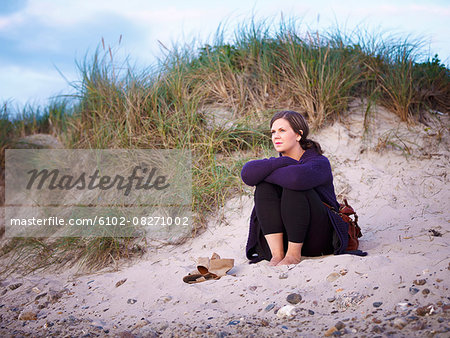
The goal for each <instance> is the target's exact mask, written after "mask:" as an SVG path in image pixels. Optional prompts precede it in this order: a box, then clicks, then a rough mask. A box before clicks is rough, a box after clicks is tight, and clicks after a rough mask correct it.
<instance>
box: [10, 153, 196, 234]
mask: <svg viewBox="0 0 450 338" xmlns="http://www.w3.org/2000/svg"><path fill="white" fill-rule="evenodd" d="M5 160H6V166H5V167H6V182H5V183H6V184H5V190H6V191H5V214H6V235H7V236H8V237H16V236H21V237H23V236H25V237H27V236H37V237H47V236H101V237H104V236H108V237H109V236H142V235H143V232H145V235H146V236H147V237H153V238H161V237H164V236H167V230H168V229H170V232H171V234H172V235H173V233H175V232H177V231H178V232H179V233H180V234H181V233H185V232H186V231H189V230H188V228H189V226H190V219H191V217H190V214H191V205H192V184H191V181H192V177H191V175H192V174H191V153H190V152H189V151H183V150H150V149H88V150H84V149H7V150H6V158H5ZM55 220H58V221H55ZM162 230H163V231H162ZM157 234H158V236H156V235H157ZM172 235H171V236H172ZM155 236H156V237H155Z"/></svg>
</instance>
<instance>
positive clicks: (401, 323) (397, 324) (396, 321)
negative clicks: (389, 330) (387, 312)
mask: <svg viewBox="0 0 450 338" xmlns="http://www.w3.org/2000/svg"><path fill="white" fill-rule="evenodd" d="M407 324H408V322H407V321H406V320H405V319H403V318H395V319H394V321H393V322H392V325H393V326H394V327H395V328H397V329H400V330H401V329H403V328H404V327H405V326H406V325H407Z"/></svg>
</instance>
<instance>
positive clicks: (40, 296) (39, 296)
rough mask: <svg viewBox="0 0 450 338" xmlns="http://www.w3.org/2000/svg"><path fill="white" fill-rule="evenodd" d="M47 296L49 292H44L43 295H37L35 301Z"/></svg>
mask: <svg viewBox="0 0 450 338" xmlns="http://www.w3.org/2000/svg"><path fill="white" fill-rule="evenodd" d="M45 296H47V292H43V293H41V294H39V295H37V296H36V298H34V300H38V299H41V298H42V297H45Z"/></svg>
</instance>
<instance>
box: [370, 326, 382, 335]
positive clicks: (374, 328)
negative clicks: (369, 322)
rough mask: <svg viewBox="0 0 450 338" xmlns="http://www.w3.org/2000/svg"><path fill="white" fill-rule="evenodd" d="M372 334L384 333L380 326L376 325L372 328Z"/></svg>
mask: <svg viewBox="0 0 450 338" xmlns="http://www.w3.org/2000/svg"><path fill="white" fill-rule="evenodd" d="M372 332H374V333H382V332H383V328H382V327H380V326H378V325H375V326H374V327H373V328H372Z"/></svg>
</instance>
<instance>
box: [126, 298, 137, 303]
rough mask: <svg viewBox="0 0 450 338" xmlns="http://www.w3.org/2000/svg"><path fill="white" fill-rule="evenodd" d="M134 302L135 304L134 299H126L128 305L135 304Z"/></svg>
mask: <svg viewBox="0 0 450 338" xmlns="http://www.w3.org/2000/svg"><path fill="white" fill-rule="evenodd" d="M136 302H137V300H136V299H134V298H128V300H127V303H128V304H135V303H136Z"/></svg>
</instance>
